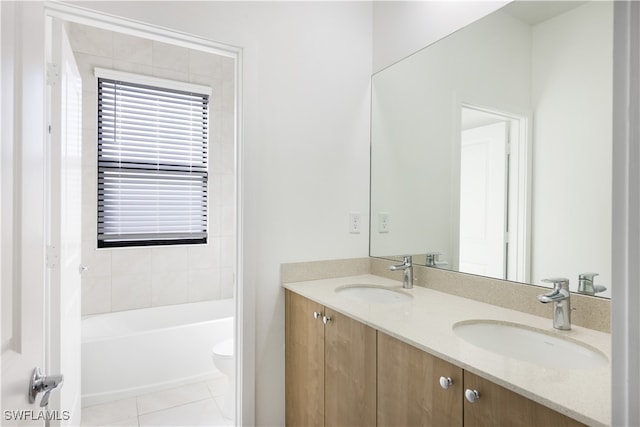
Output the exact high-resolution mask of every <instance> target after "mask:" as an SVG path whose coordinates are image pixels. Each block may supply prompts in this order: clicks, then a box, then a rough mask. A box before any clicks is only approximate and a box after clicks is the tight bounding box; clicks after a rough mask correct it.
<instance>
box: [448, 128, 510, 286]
mask: <svg viewBox="0 0 640 427" xmlns="http://www.w3.org/2000/svg"><path fill="white" fill-rule="evenodd" d="M461 141H462V142H461V144H462V146H461V150H460V153H461V164H460V172H461V173H460V265H459V269H460V271H463V272H465V273H472V274H481V275H483V276H490V277H496V278H505V273H506V259H505V254H506V251H505V249H506V239H505V232H506V211H507V209H506V202H507V183H506V178H507V174H506V163H507V162H506V153H507V151H506V149H507V141H508V123H507V122H499V123H494V124H491V125H485V126H479V127H476V128H473V129H469V130H465V131H463V132H462V140H461Z"/></svg>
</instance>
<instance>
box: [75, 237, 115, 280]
mask: <svg viewBox="0 0 640 427" xmlns="http://www.w3.org/2000/svg"><path fill="white" fill-rule="evenodd" d="M85 246H87V247H86V248H85ZM82 265H84V266H86V267H87V270H86V271H85V272H84V273H82V278H85V277H110V276H111V252H109V251H102V250H96V249H95V243H94V244H93V245H91V246H88V245H85V244H84V242H83V247H82Z"/></svg>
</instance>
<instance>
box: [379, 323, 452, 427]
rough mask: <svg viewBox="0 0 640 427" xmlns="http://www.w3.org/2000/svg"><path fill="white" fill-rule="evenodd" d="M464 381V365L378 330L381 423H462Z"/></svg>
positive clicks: (446, 424) (401, 424)
mask: <svg viewBox="0 0 640 427" xmlns="http://www.w3.org/2000/svg"><path fill="white" fill-rule="evenodd" d="M440 377H445V378H450V379H451V384H450V385H449V386H448V388H447V389H444V388H442V387H441V386H440ZM462 380H463V374H462V369H461V368H458V367H457V366H455V365H452V364H451V363H448V362H445V361H444V360H442V359H439V358H437V357H435V356H432V355H430V354H429V353H426V352H424V351H422V350H420V349H418V348H416V347H413V346H411V345H409V344H406V343H404V342H402V341H400V340H398V339H396V338H393V337H391V336H389V335H387V334H384V333H382V332H378V425H379V426H437V427H442V426H448V427H459V426H462V395H463V394H464V389H463V387H462V385H463V384H462Z"/></svg>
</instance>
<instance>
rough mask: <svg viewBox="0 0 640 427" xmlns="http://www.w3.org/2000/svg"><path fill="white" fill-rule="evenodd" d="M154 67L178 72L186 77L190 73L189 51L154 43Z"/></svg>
mask: <svg viewBox="0 0 640 427" xmlns="http://www.w3.org/2000/svg"><path fill="white" fill-rule="evenodd" d="M153 67H154V69H158V68H161V69H167V70H173V71H178V72H181V73H184V74H185V75H186V74H188V73H189V49H187V48H184V47H180V46H175V45H171V44H167V43H162V42H157V41H154V42H153ZM185 80H186V79H185Z"/></svg>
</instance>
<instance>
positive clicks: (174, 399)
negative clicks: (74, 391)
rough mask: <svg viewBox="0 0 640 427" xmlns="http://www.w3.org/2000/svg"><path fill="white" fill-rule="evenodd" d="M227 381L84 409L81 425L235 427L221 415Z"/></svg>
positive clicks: (170, 390) (188, 386)
mask: <svg viewBox="0 0 640 427" xmlns="http://www.w3.org/2000/svg"><path fill="white" fill-rule="evenodd" d="M226 382H227V379H226V378H225V377H224V376H220V377H217V378H215V379H212V380H209V381H204V382H198V383H194V384H188V385H185V386H182V387H177V388H172V389H168V390H162V391H158V392H155V393H150V394H144V395H140V396H136V397H132V398H129V399H123V400H118V401H115V402H109V403H105V404H101V405H94V406H87V407H84V408H82V424H81V425H82V426H83V427H89V426H96V427H98V426H99V427H107V426H108V427H111V426H114V427H115V426H137V427H146V426H149V427H150V426H154V427H155V426H180V427H187V426H233V425H234V423H233V421H232V420H230V419H227V418H224V417H223V416H222V412H221V409H220V408H221V407H222V405H223V403H224V392H225V390H226Z"/></svg>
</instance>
